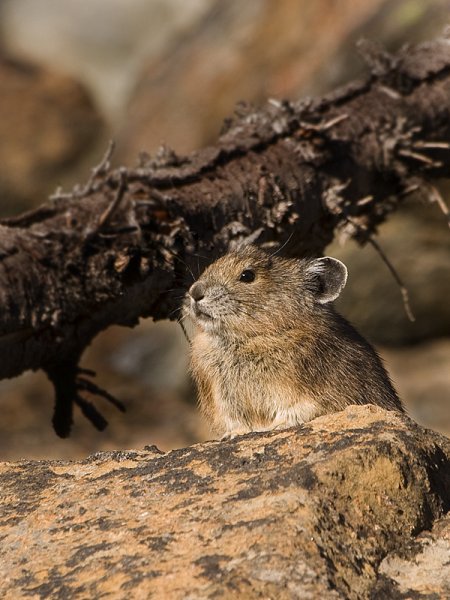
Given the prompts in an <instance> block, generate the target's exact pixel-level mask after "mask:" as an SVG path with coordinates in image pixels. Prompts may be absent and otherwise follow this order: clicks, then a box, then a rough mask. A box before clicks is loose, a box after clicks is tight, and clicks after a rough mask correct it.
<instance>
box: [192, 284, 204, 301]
mask: <svg viewBox="0 0 450 600" xmlns="http://www.w3.org/2000/svg"><path fill="white" fill-rule="evenodd" d="M189 295H190V296H191V298H193V299H194V300H195V301H196V302H198V301H199V300H201V299H202V298H204V297H205V288H204V287H203V285H202V284H201V283H200V282H199V281H196V282H195V283H194V284H193V285H191V287H190V288H189Z"/></svg>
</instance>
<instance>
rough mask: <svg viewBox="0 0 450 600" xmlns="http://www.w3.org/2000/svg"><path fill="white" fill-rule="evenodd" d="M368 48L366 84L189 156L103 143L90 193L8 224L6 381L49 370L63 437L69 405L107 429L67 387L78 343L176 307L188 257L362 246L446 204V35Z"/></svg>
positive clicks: (73, 376)
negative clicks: (398, 219)
mask: <svg viewBox="0 0 450 600" xmlns="http://www.w3.org/2000/svg"><path fill="white" fill-rule="evenodd" d="M364 55H365V56H366V58H367V57H369V66H371V71H372V72H371V74H370V76H369V77H368V78H367V80H365V81H362V82H356V83H352V84H350V85H347V86H346V87H344V88H343V89H340V90H338V91H336V92H335V93H332V94H330V95H328V96H326V97H324V98H321V99H317V100H304V101H301V102H286V101H283V102H278V101H271V102H269V103H268V104H267V106H265V107H264V108H263V109H261V110H258V111H257V110H254V109H253V108H249V107H242V106H241V107H240V108H239V110H238V113H237V115H236V116H235V118H234V119H232V120H231V121H230V122H229V123H228V125H227V130H226V131H224V133H223V134H222V135H221V136H220V138H219V139H218V141H217V143H216V144H215V145H214V146H212V147H210V148H205V149H204V150H202V151H200V152H197V153H193V154H191V155H189V156H187V157H179V156H177V155H176V154H175V153H174V152H172V151H169V150H167V149H163V150H162V151H161V152H160V153H159V154H158V155H157V156H156V157H155V158H153V159H151V158H149V157H146V156H143V157H142V159H141V164H140V165H139V166H138V167H137V168H124V167H121V168H119V169H111V167H110V155H111V150H112V149H109V151H108V153H107V154H106V155H105V157H104V159H103V160H102V162H101V164H100V165H99V166H98V167H97V168H95V169H94V170H93V172H92V175H91V177H90V179H89V181H88V183H87V184H86V185H85V186H77V187H76V188H75V189H74V190H73V192H72V193H62V192H61V191H58V192H57V193H56V194H55V195H54V196H53V197H52V199H51V200H50V202H49V203H47V204H45V205H43V206H41V207H39V208H38V209H36V210H34V211H31V212H29V213H25V214H23V215H20V216H18V217H14V218H10V219H4V220H3V221H2V222H1V224H0V306H1V307H2V311H1V314H0V355H1V361H0V378H4V377H13V376H15V375H18V374H20V373H21V372H23V371H25V370H27V369H44V370H45V371H46V372H47V373H48V375H49V377H50V378H51V380H52V381H53V383H54V384H55V388H56V395H57V398H59V400H58V403H57V410H56V415H55V423H56V427H57V430H58V433H59V434H60V435H67V433H68V431H69V430H70V422H71V414H72V408H71V407H72V404H73V403H74V402H75V403H78V404H79V405H80V407H81V408H82V410H83V411H84V412H85V414H87V416H88V417H89V418H91V420H93V421H94V422H95V423H96V424H97V426H100V427H101V426H103V422H101V421H100V419H99V418H98V416H97V415H96V414H95V413H94V412H93V411H92V410H91V408H90V407H89V406H87V405H86V403H85V401H84V400H83V399H81V400H80V396H79V388H78V386H77V383H76V381H77V377H78V370H77V367H78V362H79V358H80V356H81V354H82V352H83V350H84V348H85V347H86V346H87V345H88V344H89V343H90V341H91V340H92V339H93V337H95V335H97V333H98V332H99V331H102V330H104V329H105V328H107V327H108V326H110V325H112V324H120V325H127V326H133V325H135V324H136V323H137V322H138V320H139V318H141V317H149V316H152V317H154V318H157V319H161V318H168V317H169V316H170V315H174V314H176V309H177V307H178V306H179V302H180V296H181V294H182V291H183V290H184V289H185V288H186V286H187V285H188V282H189V281H190V280H191V276H190V274H189V271H190V270H191V271H195V270H196V269H197V263H198V262H199V263H200V267H203V266H204V265H205V264H207V263H208V262H210V261H211V260H213V259H214V258H215V257H216V256H217V255H218V254H221V253H223V252H224V251H225V250H226V249H227V248H228V247H229V245H230V244H233V243H236V242H241V241H243V240H247V241H256V242H258V243H260V244H268V245H270V244H275V243H276V244H278V243H281V242H283V241H284V240H286V239H287V238H288V237H289V236H291V240H290V242H289V244H288V245H287V247H286V248H285V252H288V253H289V254H291V255H297V256H300V255H307V254H309V255H317V254H320V253H322V252H323V250H324V248H325V246H326V245H327V244H328V243H329V242H330V241H331V240H332V239H333V237H334V236H335V235H336V233H339V232H341V233H343V234H347V235H350V236H352V237H353V238H355V239H357V240H358V241H360V242H362V243H363V242H365V241H367V240H369V239H371V237H372V236H373V234H374V233H375V232H376V229H377V226H378V225H379V223H381V222H382V221H383V220H385V219H386V217H387V216H388V215H389V214H390V212H391V211H393V210H394V209H395V208H396V207H397V206H398V204H399V203H400V202H401V201H402V200H403V198H404V197H405V196H406V195H407V194H409V193H410V191H411V190H418V191H419V192H420V191H421V192H422V193H423V195H424V196H426V197H427V198H429V199H430V200H432V201H438V202H439V204H440V206H441V207H444V208H443V210H444V211H445V204H443V201H442V202H441V199H440V198H439V197H437V196H436V193H435V191H433V190H434V188H433V187H432V185H431V184H430V183H429V180H430V178H434V177H448V174H449V167H450V150H449V143H450V40H449V39H447V38H442V39H438V40H436V41H434V42H432V43H428V44H422V45H419V46H417V47H414V48H407V49H403V50H402V51H400V52H399V53H398V54H397V55H396V56H390V55H387V54H386V53H384V52H382V51H380V50H378V49H376V47H374V46H370V45H367V44H366V46H365V49H364ZM361 199H362V200H361ZM447 215H448V213H447ZM199 257H200V258H199ZM61 374H64V376H62V375H61ZM64 406H65V408H64Z"/></svg>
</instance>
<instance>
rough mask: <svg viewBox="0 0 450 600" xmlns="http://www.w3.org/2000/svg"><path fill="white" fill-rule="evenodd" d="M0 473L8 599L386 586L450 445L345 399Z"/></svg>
mask: <svg viewBox="0 0 450 600" xmlns="http://www.w3.org/2000/svg"><path fill="white" fill-rule="evenodd" d="M0 486H1V487H0V489H1V490H2V494H1V500H0V502H1V508H0V514H1V515H2V520H1V527H0V536H1V539H2V544H1V549H0V592H1V597H3V598H18V597H30V598H33V597H36V598H43V597H70V598H86V597H90V598H94V597H108V598H130V597H132V598H148V597H152V598H171V599H176V598H192V599H194V598H195V599H201V598H217V597H224V598H246V599H251V598H261V597H264V598H277V599H278V598H279V599H283V598H304V599H306V598H369V597H370V596H371V595H373V594H378V597H388V596H386V595H385V596H383V594H385V592H386V590H387V589H389V588H388V586H389V585H391V584H392V585H394V584H395V585H397V588H396V589H398V585H400V584H396V583H395V582H394V583H392V582H393V580H394V577H397V581H398V575H395V574H393V571H392V569H394V568H400V570H401V569H405V570H406V569H410V568H412V565H411V564H409V559H408V558H407V557H408V556H412V555H411V550H410V548H411V544H412V542H413V540H414V538H415V536H417V535H418V534H420V533H421V532H424V530H428V529H430V528H431V527H432V526H433V523H434V522H435V521H436V520H437V519H438V518H440V517H441V516H442V515H443V514H444V513H445V512H446V511H448V510H449V508H450V442H449V440H447V439H446V438H444V437H442V436H439V435H438V434H435V433H432V432H430V431H428V430H425V429H423V428H421V427H419V426H418V425H416V424H415V423H413V422H412V421H411V420H410V419H409V418H408V417H406V416H402V415H399V414H396V413H391V412H387V411H384V410H382V409H380V408H378V407H372V406H360V407H354V406H352V407H349V408H348V409H346V410H345V411H343V412H341V413H337V414H332V415H327V416H324V417H320V418H318V419H315V420H314V421H312V422H310V423H308V424H306V425H305V426H303V427H299V428H294V429H289V430H285V431H278V432H267V433H254V434H249V435H246V436H243V437H239V438H236V439H234V440H231V441H226V442H209V443H205V444H201V445H197V446H192V447H189V448H185V449H183V450H176V451H172V452H169V453H167V454H163V453H161V452H159V451H158V450H157V449H156V448H151V447H148V448H146V449H144V450H143V451H130V452H113V453H102V454H97V455H93V456H92V457H91V458H89V459H87V460H84V461H81V462H72V463H70V462H65V463H64V462H31V461H30V462H19V463H4V464H2V465H1V466H0ZM420 539H422V538H420ZM418 543H419V544H422V542H421V541H420V542H418ZM440 543H443V544H447V546H448V537H447V538H445V537H443V538H442V540H441V542H440ZM421 547H422V546H420V547H418V546H416V549H417V553H420V548H421ZM404 548H408V549H409V552H410V554H409V555H407V554H402V549H404ZM417 553H416V554H417ZM386 556H388V558H386ZM390 556H392V557H393V558H392V560H391V562H389V557H390ZM398 557H401V558H398ZM405 557H406V558H405ZM402 560H403V563H402V562H401V561H402ZM411 560H414V556H413V557H412V559H411ZM382 561H383V566H382V571H380V569H379V566H380V563H381V562H382ZM392 561H394V562H392ZM395 561H396V562H395ZM392 565H394V566H392ZM399 565H400V566H399ZM425 576H426V574H425ZM416 577H420V573H416ZM440 582H441V583H439V581H437V582H436V584H435V586H434V589H433V591H434V592H435V593H439V591H438V592H436V589H438V587H439V585H441V590H442V589H444V587H442V586H444V585H447V584H446V583H445V581H444V579H443V578H441V579H440ZM416 584H417V581H416ZM402 585H403V584H402ZM419 587H420V586H419ZM402 589H404V587H403V588H402ZM415 589H419V588H417V585H416V588H415ZM423 589H426V588H425V587H423ZM417 594H418V595H417V596H414V597H422V596H420V592H417ZM375 597H376V596H375ZM392 597H394V596H392ZM395 597H400V596H395ZM401 597H403V596H401ZM424 597H425V596H424ZM427 597H429V596H427ZM438 597H445V596H438Z"/></svg>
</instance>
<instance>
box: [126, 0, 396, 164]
mask: <svg viewBox="0 0 450 600" xmlns="http://www.w3.org/2000/svg"><path fill="white" fill-rule="evenodd" d="M385 3H386V1H385V0H358V1H355V0H343V1H341V2H340V3H339V4H334V3H330V2H328V1H327V0H316V2H314V3H311V2H309V1H308V0H301V1H299V0H279V1H278V2H267V1H266V0H255V1H253V2H241V1H240V0H228V2H222V1H221V0H218V1H217V0H216V1H215V2H211V3H210V7H209V11H208V13H207V14H206V15H202V19H199V20H198V22H193V23H192V27H191V29H190V30H189V31H188V32H186V33H185V35H184V36H182V37H181V36H180V38H179V39H178V40H177V43H174V44H173V45H172V46H171V47H169V48H168V49H165V52H164V53H161V54H160V55H159V56H153V57H150V58H149V60H148V61H147V63H146V64H145V66H144V68H143V69H142V73H141V75H140V77H139V79H138V80H137V84H136V86H135V89H134V91H133V93H132V94H131V97H130V102H129V106H128V114H127V116H126V119H125V120H124V123H123V127H122V128H121V132H120V135H119V137H118V152H119V155H120V157H121V159H122V160H124V161H125V162H131V161H135V160H136V156H137V155H138V153H139V152H141V151H143V150H144V151H149V152H154V151H155V150H156V149H157V148H158V147H159V146H160V145H161V144H162V143H167V144H168V145H169V146H170V147H172V148H174V149H175V150H176V151H177V152H179V153H182V152H188V151H190V150H193V149H197V148H199V147H202V146H204V145H207V144H209V143H211V142H212V141H213V140H214V139H215V138H216V136H217V133H218V132H219V130H220V129H221V127H222V123H223V120H224V119H225V118H227V117H230V116H231V115H232V113H233V110H234V108H235V105H236V103H237V102H238V101H245V102H252V103H255V104H262V103H264V102H267V100H268V98H271V97H275V98H285V97H288V98H294V99H296V98H299V97H304V96H305V95H308V93H310V92H311V87H312V85H314V91H315V92H317V91H318V89H319V87H320V86H318V85H317V78H318V77H319V78H320V71H321V69H322V70H323V69H325V70H327V72H328V71H329V70H330V64H331V63H332V64H334V58H335V55H336V53H338V51H339V49H340V48H341V47H342V45H343V44H344V42H346V41H347V40H348V37H349V36H350V35H351V34H352V32H354V30H355V29H357V28H358V27H359V26H361V25H362V24H363V23H365V22H366V21H367V20H368V19H370V18H371V16H372V15H373V14H374V13H376V11H377V9H379V8H380V6H382V5H384V4H385ZM332 68H333V67H331V70H332ZM341 72H342V69H341ZM327 77H329V73H328V74H327ZM350 78H351V77H350ZM322 92H323V89H322Z"/></svg>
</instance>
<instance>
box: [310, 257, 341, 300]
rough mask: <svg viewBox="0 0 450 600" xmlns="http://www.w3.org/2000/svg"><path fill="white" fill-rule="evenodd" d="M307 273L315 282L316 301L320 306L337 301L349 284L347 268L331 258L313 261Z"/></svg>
mask: <svg viewBox="0 0 450 600" xmlns="http://www.w3.org/2000/svg"><path fill="white" fill-rule="evenodd" d="M307 272H308V274H309V275H310V276H311V278H312V281H313V282H314V295H315V299H316V300H317V302H320V304H326V303H327V302H332V301H333V300H336V298H337V297H338V296H339V294H340V293H341V291H342V290H343V288H344V286H345V284H346V282H347V267H346V266H345V265H344V263H341V261H340V260H338V259H337V258H331V256H324V257H323V258H316V260H313V261H311V262H310V263H309V265H308V266H307Z"/></svg>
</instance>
